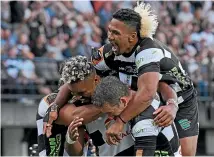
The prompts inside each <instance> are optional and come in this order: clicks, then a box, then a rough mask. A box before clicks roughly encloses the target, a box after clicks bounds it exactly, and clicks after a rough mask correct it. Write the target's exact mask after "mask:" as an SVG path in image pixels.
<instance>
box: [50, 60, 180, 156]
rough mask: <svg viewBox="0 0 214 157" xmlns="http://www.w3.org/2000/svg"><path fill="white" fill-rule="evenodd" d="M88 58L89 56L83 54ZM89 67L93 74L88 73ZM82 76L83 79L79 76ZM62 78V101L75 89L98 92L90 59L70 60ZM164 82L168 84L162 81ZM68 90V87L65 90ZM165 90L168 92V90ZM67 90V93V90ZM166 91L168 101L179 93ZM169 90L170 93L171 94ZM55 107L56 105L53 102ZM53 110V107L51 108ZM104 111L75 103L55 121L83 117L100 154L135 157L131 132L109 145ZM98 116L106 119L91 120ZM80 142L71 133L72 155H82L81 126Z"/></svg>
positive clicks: (65, 122)
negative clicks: (106, 137)
mask: <svg viewBox="0 0 214 157" xmlns="http://www.w3.org/2000/svg"><path fill="white" fill-rule="evenodd" d="M82 58H85V57H82ZM88 70H89V73H87V72H88ZM79 77H80V78H79ZM62 80H63V81H64V83H65V84H64V85H63V86H62V87H61V88H60V91H59V93H58V94H57V97H56V99H55V101H56V100H57V98H58V97H61V99H59V100H57V101H58V102H60V101H61V102H63V101H64V102H67V101H68V100H66V99H65V98H69V97H71V96H69V95H71V92H72V94H73V95H78V96H85V97H90V96H92V93H93V92H94V89H95V86H96V82H97V81H98V80H96V72H95V69H94V68H93V66H91V64H90V63H89V62H86V61H84V62H83V61H81V60H73V61H69V62H66V64H65V67H64V68H63V72H62ZM161 84H162V85H164V83H161ZM65 89H66V90H65ZM164 90H165V92H164ZM65 91H66V92H65ZM162 91H163V93H167V94H166V96H165V97H166V100H168V99H170V98H174V97H175V95H176V94H174V95H173V94H172V93H173V90H172V89H171V88H170V87H169V86H167V87H165V88H162ZM168 93H169V94H168ZM52 106H53V105H52ZM49 109H51V108H49ZM99 114H100V109H99V108H97V107H94V106H91V105H85V106H81V107H76V106H75V105H70V104H69V105H65V106H64V107H63V108H61V110H60V113H59V118H58V119H57V120H56V121H55V122H54V123H53V124H55V123H56V124H61V125H65V126H68V125H69V124H70V123H71V122H72V121H73V120H74V119H75V118H76V117H81V118H83V120H82V121H78V122H81V124H79V123H78V125H82V123H83V124H86V130H87V131H88V132H89V135H90V137H91V138H92V140H93V142H94V144H95V145H96V146H97V147H98V148H99V155H100V156H115V155H117V156H131V155H133V153H134V149H133V144H134V141H133V139H132V137H131V135H130V134H127V135H124V136H125V137H124V138H123V139H122V141H121V142H120V143H119V144H118V145H117V146H109V145H107V143H106V142H105V131H106V128H105V125H104V124H105V121H106V119H107V118H108V117H107V115H105V114H102V115H99ZM97 116H101V117H102V119H97V120H95V121H93V122H91V123H89V122H90V121H92V120H94V119H96V118H97ZM127 127H128V125H125V130H127ZM48 130H51V127H50V126H48ZM78 132H79V133H78V134H79V137H80V138H78V142H74V143H73V142H71V141H70V140H69V138H68V136H67V142H66V150H67V152H68V154H69V155H81V154H82V150H83V145H84V144H83V142H82V141H83V140H81V139H82V137H83V133H84V129H83V128H79V129H78ZM48 133H49V136H52V135H53V133H54V128H52V135H50V132H48Z"/></svg>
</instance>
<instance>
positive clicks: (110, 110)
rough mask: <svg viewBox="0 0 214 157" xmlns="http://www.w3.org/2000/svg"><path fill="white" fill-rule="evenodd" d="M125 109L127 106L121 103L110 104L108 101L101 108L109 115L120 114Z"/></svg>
mask: <svg viewBox="0 0 214 157" xmlns="http://www.w3.org/2000/svg"><path fill="white" fill-rule="evenodd" d="M124 109H125V106H124V105H122V104H119V105H115V106H113V105H110V104H108V103H106V104H104V105H103V107H102V108H101V111H102V113H106V114H108V116H110V117H112V116H118V115H120V113H121V112H122V111H123V110H124Z"/></svg>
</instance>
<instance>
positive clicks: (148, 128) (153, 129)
mask: <svg viewBox="0 0 214 157" xmlns="http://www.w3.org/2000/svg"><path fill="white" fill-rule="evenodd" d="M160 105H161V104H160V100H159V98H158V96H156V99H154V100H153V101H152V104H151V105H150V106H149V107H148V108H147V109H146V110H145V111H143V112H142V113H141V114H139V115H138V116H136V117H135V118H133V120H131V121H130V124H131V132H132V135H133V137H134V139H135V150H136V149H143V150H144V149H146V148H147V149H150V150H154V152H151V153H154V154H150V155H158V156H160V155H161V156H162V155H164V154H165V156H179V146H180V144H179V137H178V134H177V130H176V127H175V125H174V123H173V124H172V125H170V126H168V127H159V126H157V125H155V122H154V119H153V118H154V117H153V112H154V111H155V110H156V109H157V108H159V106H160ZM145 137H146V138H145ZM148 137H149V140H150V142H147V143H146V140H148ZM139 141H143V142H139Z"/></svg>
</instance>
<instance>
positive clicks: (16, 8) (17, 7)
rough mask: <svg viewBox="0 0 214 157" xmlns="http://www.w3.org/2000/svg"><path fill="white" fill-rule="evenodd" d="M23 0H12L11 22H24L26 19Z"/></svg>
mask: <svg viewBox="0 0 214 157" xmlns="http://www.w3.org/2000/svg"><path fill="white" fill-rule="evenodd" d="M22 3H23V2H21V1H10V10H11V23H22V22H23V19H24V11H25V10H24V6H23V4H22Z"/></svg>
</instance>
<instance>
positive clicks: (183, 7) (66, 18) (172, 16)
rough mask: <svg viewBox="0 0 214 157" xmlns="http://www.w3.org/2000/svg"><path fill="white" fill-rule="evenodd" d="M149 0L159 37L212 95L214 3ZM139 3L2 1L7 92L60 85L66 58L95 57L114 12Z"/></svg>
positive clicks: (30, 91)
mask: <svg viewBox="0 0 214 157" xmlns="http://www.w3.org/2000/svg"><path fill="white" fill-rule="evenodd" d="M149 3H150V4H151V5H152V8H153V9H154V10H155V12H156V13H157V14H158V16H159V17H158V20H159V27H158V30H157V33H156V38H157V39H158V40H160V41H161V42H163V43H165V44H166V45H168V46H169V48H170V49H172V50H173V51H174V53H176V55H177V56H178V57H179V58H180V60H181V63H182V65H183V66H184V69H185V70H186V71H187V72H188V73H189V75H190V77H191V78H192V80H193V81H194V84H195V86H196V87H197V88H198V90H199V95H200V96H209V92H210V91H211V90H212V89H213V88H212V86H211V85H212V84H213V82H214V2H212V1H206V2H199V1H194V2H182V1H180V2H179V1H176V2H166V1H162V2H155V1H152V2H149ZM135 5H136V1H131V0H130V1H90V0H84V1H10V2H9V1H1V76H2V79H1V80H2V92H3V94H4V93H5V94H8V93H10V94H14V93H15V94H35V95H36V94H42V95H45V94H48V93H50V92H51V91H53V90H54V89H56V85H57V80H58V78H59V74H58V67H59V64H60V62H61V61H63V60H64V59H66V58H68V57H72V56H75V55H84V56H87V57H88V58H90V55H91V47H100V46H101V45H103V44H105V43H107V42H108V41H107V26H108V22H109V20H110V19H111V16H112V14H113V13H114V12H115V11H116V10H117V9H119V8H133V6H135ZM208 83H212V84H211V85H210V84H209V85H208ZM14 87H15V88H14ZM21 101H22V100H21Z"/></svg>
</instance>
